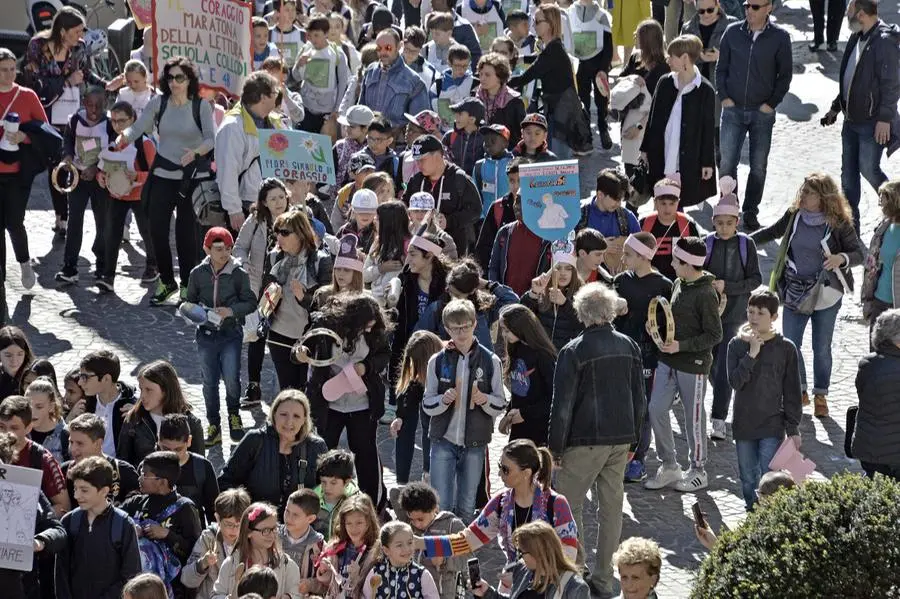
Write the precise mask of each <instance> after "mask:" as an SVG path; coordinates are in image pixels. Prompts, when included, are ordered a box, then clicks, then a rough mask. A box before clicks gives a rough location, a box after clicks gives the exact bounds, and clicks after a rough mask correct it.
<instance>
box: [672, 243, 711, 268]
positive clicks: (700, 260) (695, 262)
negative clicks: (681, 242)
mask: <svg viewBox="0 0 900 599" xmlns="http://www.w3.org/2000/svg"><path fill="white" fill-rule="evenodd" d="M672 255H673V256H675V257H676V258H678V259H679V260H681V261H682V262H684V263H686V264H690V265H691V266H703V265H704V264H705V263H706V256H695V255H694V254H689V253H687V252H686V251H684V250H683V249H681V248H680V247H678V246H677V245H675V244H674V243H673V244H672Z"/></svg>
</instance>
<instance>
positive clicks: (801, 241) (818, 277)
mask: <svg viewBox="0 0 900 599" xmlns="http://www.w3.org/2000/svg"><path fill="white" fill-rule="evenodd" d="M752 237H753V240H754V241H755V242H756V244H757V245H761V244H763V243H766V242H768V241H772V240H773V239H776V238H778V237H781V242H780V249H779V250H778V257H777V258H776V260H775V268H774V269H773V270H772V277H771V279H770V283H769V286H770V287H771V288H772V290H773V291H776V292H777V293H778V296H779V298H780V299H781V304H782V306H784V310H783V315H782V317H781V322H782V330H783V331H784V336H785V337H787V338H788V339H790V340H791V341H793V342H794V345H796V346H797V350H798V351H799V350H800V348H801V346H802V345H803V333H804V332H805V331H806V324H807V323H808V322H809V321H810V320H812V345H813V389H812V391H813V394H814V401H815V408H814V412H813V413H814V415H815V416H816V417H817V418H824V417H825V416H828V402H827V396H828V386H829V383H830V382H831V338H832V336H833V335H834V324H835V321H836V320H837V315H838V311H839V310H840V309H841V300H842V299H843V296H844V293H850V292H852V291H853V273H851V272H850V268H851V267H852V266H857V265H859V264H862V261H863V259H864V258H865V255H866V250H865V247H864V246H863V244H862V242H861V241H860V240H859V237H858V236H857V234H856V230H855V229H854V228H853V218H852V215H851V212H850V205H849V204H848V203H847V199H846V198H845V197H844V195H843V194H842V193H841V188H840V186H839V185H838V183H837V181H835V180H834V178H832V177H831V176H829V175H826V174H823V173H813V174H811V175H807V176H806V178H805V179H803V184H801V185H800V189H799V190H797V199H796V200H795V201H794V204H793V205H792V206H791V207H790V208H788V209H787V210H786V211H785V213H784V215H783V216H782V217H781V218H780V219H778V222H776V223H775V224H773V225H771V226H769V227H766V228H765V229H762V230H760V231H757V232H756V233H754V234H753V236H752ZM800 381H801V383H802V386H803V405H809V395H808V393H807V380H806V364H805V360H803V359H802V355H801V360H800Z"/></svg>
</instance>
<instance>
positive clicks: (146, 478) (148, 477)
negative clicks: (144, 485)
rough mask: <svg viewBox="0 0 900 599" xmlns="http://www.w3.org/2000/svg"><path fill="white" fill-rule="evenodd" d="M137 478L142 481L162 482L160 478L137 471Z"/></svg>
mask: <svg viewBox="0 0 900 599" xmlns="http://www.w3.org/2000/svg"><path fill="white" fill-rule="evenodd" d="M138 478H140V479H143V480H162V477H159V476H153V475H152V474H146V473H145V472H144V471H143V470H138Z"/></svg>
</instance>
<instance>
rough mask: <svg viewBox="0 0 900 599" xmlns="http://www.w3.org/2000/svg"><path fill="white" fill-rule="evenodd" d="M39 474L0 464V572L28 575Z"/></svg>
mask: <svg viewBox="0 0 900 599" xmlns="http://www.w3.org/2000/svg"><path fill="white" fill-rule="evenodd" d="M40 490H41V471H40V470H35V469H33V468H21V467H19V466H10V465H8V464H0V568H6V569H10V570H22V571H26V572H27V571H30V570H31V562H32V557H33V555H34V546H33V539H34V524H35V514H36V513H37V510H38V494H39V493H40Z"/></svg>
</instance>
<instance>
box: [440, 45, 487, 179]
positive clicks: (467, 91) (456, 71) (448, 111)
mask: <svg viewBox="0 0 900 599" xmlns="http://www.w3.org/2000/svg"><path fill="white" fill-rule="evenodd" d="M447 61H448V63H449V67H447V68H445V69H444V70H443V71H441V78H440V79H439V80H438V81H437V84H436V89H435V93H436V94H437V100H436V101H435V103H434V108H435V110H436V111H437V113H438V114H439V115H440V117H441V120H443V121H444V124H445V126H446V127H448V128H449V127H452V126H453V125H454V123H455V122H456V117H455V116H454V115H455V114H456V111H455V110H453V108H452V107H453V106H454V105H458V104H460V103H461V102H463V100H466V99H467V98H469V97H470V96H471V95H472V91H473V90H474V89H475V88H476V87H478V79H476V78H475V76H474V75H473V74H472V69H471V66H472V53H471V52H469V49H468V48H466V47H465V46H463V45H462V44H453V45H452V46H450V50H449V52H448V53H447ZM473 116H474V115H473ZM466 172H471V169H470V170H469V171H466Z"/></svg>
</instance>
